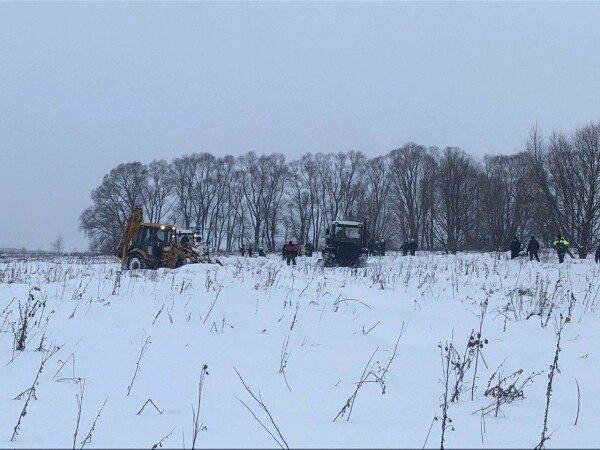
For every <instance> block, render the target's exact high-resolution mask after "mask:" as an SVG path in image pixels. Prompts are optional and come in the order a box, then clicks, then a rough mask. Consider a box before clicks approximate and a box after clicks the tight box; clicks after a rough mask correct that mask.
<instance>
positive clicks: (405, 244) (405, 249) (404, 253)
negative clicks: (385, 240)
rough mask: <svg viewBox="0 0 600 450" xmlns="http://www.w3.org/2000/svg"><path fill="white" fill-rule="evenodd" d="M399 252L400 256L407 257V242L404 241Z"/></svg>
mask: <svg viewBox="0 0 600 450" xmlns="http://www.w3.org/2000/svg"><path fill="white" fill-rule="evenodd" d="M400 250H402V256H406V255H408V242H407V241H404V242H403V243H402V245H401V246H400Z"/></svg>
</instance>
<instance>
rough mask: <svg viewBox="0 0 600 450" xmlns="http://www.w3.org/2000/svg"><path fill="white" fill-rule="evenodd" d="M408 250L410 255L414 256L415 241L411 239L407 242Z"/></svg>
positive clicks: (415, 249)
mask: <svg viewBox="0 0 600 450" xmlns="http://www.w3.org/2000/svg"><path fill="white" fill-rule="evenodd" d="M408 251H409V252H410V256H415V252H416V251H417V241H415V240H414V239H411V240H410V241H409V242H408Z"/></svg>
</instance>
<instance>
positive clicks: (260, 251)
mask: <svg viewBox="0 0 600 450" xmlns="http://www.w3.org/2000/svg"><path fill="white" fill-rule="evenodd" d="M258 256H262V257H263V258H265V257H266V256H267V254H266V253H265V249H264V248H262V247H258Z"/></svg>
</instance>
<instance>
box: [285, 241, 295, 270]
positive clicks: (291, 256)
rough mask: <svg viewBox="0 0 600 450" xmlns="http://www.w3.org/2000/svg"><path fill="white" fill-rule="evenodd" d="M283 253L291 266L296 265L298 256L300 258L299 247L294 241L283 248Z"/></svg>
mask: <svg viewBox="0 0 600 450" xmlns="http://www.w3.org/2000/svg"><path fill="white" fill-rule="evenodd" d="M283 253H284V254H285V260H286V262H287V265H288V266H289V265H290V263H292V264H293V265H294V266H295V265H296V256H298V247H297V246H296V244H294V243H293V242H292V241H290V242H288V243H287V244H285V245H284V246H283Z"/></svg>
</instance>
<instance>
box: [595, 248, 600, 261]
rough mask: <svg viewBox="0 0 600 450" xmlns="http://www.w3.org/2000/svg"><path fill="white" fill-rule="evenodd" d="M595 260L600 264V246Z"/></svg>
mask: <svg viewBox="0 0 600 450" xmlns="http://www.w3.org/2000/svg"><path fill="white" fill-rule="evenodd" d="M594 260H595V261H596V263H600V245H599V246H598V248H597V249H596V253H595V255H594Z"/></svg>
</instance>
